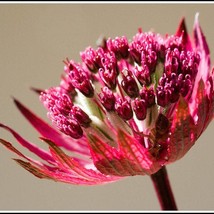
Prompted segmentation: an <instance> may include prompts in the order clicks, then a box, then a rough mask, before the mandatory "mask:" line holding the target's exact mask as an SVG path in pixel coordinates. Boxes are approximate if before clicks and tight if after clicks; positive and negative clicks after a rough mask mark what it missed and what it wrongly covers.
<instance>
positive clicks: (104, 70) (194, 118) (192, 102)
mask: <svg viewBox="0 0 214 214" xmlns="http://www.w3.org/2000/svg"><path fill="white" fill-rule="evenodd" d="M80 56H81V59H82V62H81V63H76V62H74V61H73V60H68V59H66V60H65V61H64V63H65V67H64V71H65V73H64V75H63V76H62V80H61V82H60V84H59V86H57V87H52V88H50V89H46V90H37V92H38V93H39V94H40V100H41V102H42V103H43V104H44V106H45V107H46V108H47V110H48V113H47V115H48V117H49V118H50V120H51V121H52V124H51V125H49V124H47V123H46V122H44V121H43V120H42V119H41V118H39V117H38V116H37V115H35V114H34V113H33V112H32V111H31V110H29V109H28V108H27V107H25V106H24V105H23V104H21V103H20V102H19V101H18V100H14V101H15V104H16V106H17V107H18V109H19V110H20V112H21V113H22V114H23V116H24V117H25V118H26V119H27V120H28V121H29V122H30V123H31V125H32V126H33V127H34V128H35V129H36V130H37V131H38V132H39V134H40V136H41V137H40V139H41V140H42V141H44V142H45V143H47V144H48V145H49V150H48V151H45V150H43V149H41V148H39V147H37V146H36V145H34V144H33V143H31V142H29V141H27V140H25V139H24V138H22V137H21V136H20V135H19V134H18V133H17V132H15V131H14V130H13V129H11V128H10V127H8V126H6V125H4V124H0V127H1V128H3V129H5V130H7V131H9V132H10V133H11V134H12V135H13V136H14V137H15V139H16V140H17V142H18V143H20V144H21V145H22V146H23V147H26V148H27V149H29V150H30V151H31V152H32V153H34V154H36V155H37V156H38V157H39V158H40V160H34V159H32V158H30V157H27V156H25V155H24V154H22V153H21V152H20V151H18V150H17V149H16V148H15V147H14V146H13V145H12V144H11V143H10V142H7V141H6V140H4V139H0V142H1V143H2V144H3V145H4V146H6V147H7V148H8V149H10V150H11V151H12V152H14V153H16V154H17V155H18V156H19V157H20V158H22V159H25V160H22V159H15V161H16V162H18V163H19V164H20V165H21V166H22V167H23V168H25V169H26V170H28V171H29V172H31V173H32V174H34V175H35V176H37V177H39V178H47V179H52V180H54V181H61V182H66V183H71V184H79V185H96V184H103V183H108V182H113V181H116V180H119V179H121V178H124V177H125V176H133V175H151V174H153V173H155V172H157V171H158V170H159V169H160V168H161V167H163V166H165V165H167V164H170V163H172V162H174V161H176V160H178V159H180V158H181V157H183V156H184V155H185V154H186V153H187V152H188V150H189V149H190V148H191V147H192V146H193V145H194V143H195V142H196V140H197V139H198V138H199V136H200V135H201V134H202V133H203V131H204V130H205V129H206V127H207V126H208V124H209V123H210V121H211V120H212V118H213V113H214V112H213V111H214V89H213V81H214V74H213V69H211V68H210V53H209V48H208V44H207V42H206V39H205V36H204V34H203V32H202V30H201V27H200V25H199V22H198V14H197V15H196V17H195V23H194V28H193V38H191V36H190V35H189V34H188V32H187V29H186V26H185V21H184V19H182V20H181V22H180V24H179V26H178V29H177V31H176V33H175V34H174V35H172V36H168V35H167V36H165V37H164V36H161V35H160V34H155V33H153V32H142V30H141V29H139V31H138V32H137V34H136V35H135V36H134V37H133V39H132V40H130V41H129V40H128V39H127V38H126V37H125V36H122V37H116V38H115V39H111V38H109V39H107V40H104V41H103V44H102V45H100V46H99V47H98V48H97V49H93V48H92V47H88V48H86V50H85V51H83V52H81V53H80Z"/></svg>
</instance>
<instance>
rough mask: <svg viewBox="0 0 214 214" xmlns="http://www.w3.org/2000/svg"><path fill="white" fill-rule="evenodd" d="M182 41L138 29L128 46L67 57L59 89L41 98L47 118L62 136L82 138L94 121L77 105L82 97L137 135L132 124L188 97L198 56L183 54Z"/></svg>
mask: <svg viewBox="0 0 214 214" xmlns="http://www.w3.org/2000/svg"><path fill="white" fill-rule="evenodd" d="M182 39H183V37H182V35H181V36H175V35H173V36H168V37H166V38H162V37H161V36H160V35H159V34H154V33H152V32H146V33H144V32H142V31H141V30H140V29H139V32H138V33H137V34H136V35H135V36H134V37H133V40H132V41H130V42H128V40H127V38H126V37H125V36H122V37H116V38H115V39H111V38H109V39H107V40H104V43H103V44H104V45H103V46H99V47H98V48H97V49H93V48H92V47H88V48H86V50H85V51H83V52H81V53H80V56H81V59H82V63H76V62H74V61H72V60H68V59H67V60H66V61H65V62H64V63H65V67H64V70H65V75H64V77H63V79H62V81H61V84H60V86H58V87H56V88H51V89H49V90H46V91H44V92H43V93H42V94H41V100H42V102H43V103H44V105H45V106H46V107H47V109H48V111H49V113H48V115H49V117H50V118H51V120H52V121H53V123H54V124H55V125H56V126H57V127H58V128H59V129H60V130H61V131H62V132H64V133H65V134H67V135H70V136H71V137H73V138H80V137H82V136H83V135H84V131H83V129H87V128H88V127H90V123H91V122H92V120H91V118H90V116H91V115H88V114H87V113H86V112H85V111H84V109H83V108H84V107H83V105H81V101H79V102H77V103H78V104H76V100H78V99H77V97H78V96H79V95H80V94H82V95H84V97H86V99H87V100H88V99H90V100H91V102H90V103H93V105H95V106H97V107H98V108H99V109H100V112H101V113H102V114H104V115H105V114H107V113H112V112H114V113H116V115H118V116H119V117H120V118H121V119H122V120H123V121H124V122H125V123H127V124H128V125H129V126H130V127H131V129H134V131H135V132H136V131H137V130H142V129H143V128H139V129H135V128H134V127H137V126H136V125H133V124H138V122H139V121H144V120H147V121H148V120H151V116H152V114H151V112H152V111H155V112H156V113H155V115H156V117H155V120H157V119H158V116H157V115H160V114H161V115H164V112H165V111H164V110H166V109H169V108H170V106H172V104H174V103H176V102H177V101H178V100H179V98H180V96H183V97H184V98H188V96H189V95H190V94H191V91H192V89H193V85H194V81H195V77H196V74H197V72H198V65H199V62H200V56H199V54H198V53H196V52H195V51H190V50H186V49H185V47H184V46H183V43H182ZM151 109H152V110H151ZM148 111H149V112H150V114H149V115H150V116H148ZM153 116H154V115H153ZM148 117H150V119H148ZM153 119H154V118H153ZM130 121H131V122H130ZM137 121H138V122H137ZM156 122H157V121H156ZM131 124H132V125H131ZM154 124H155V123H154Z"/></svg>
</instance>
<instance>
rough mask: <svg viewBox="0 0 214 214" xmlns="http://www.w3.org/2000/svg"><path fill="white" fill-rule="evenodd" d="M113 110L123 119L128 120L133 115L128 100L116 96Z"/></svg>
mask: <svg viewBox="0 0 214 214" xmlns="http://www.w3.org/2000/svg"><path fill="white" fill-rule="evenodd" d="M115 110H116V112H117V113H118V115H119V116H120V117H121V118H122V119H124V120H130V119H131V118H132V117H133V111H132V108H131V105H130V102H128V100H126V99H124V100H122V99H121V98H117V100H116V103H115Z"/></svg>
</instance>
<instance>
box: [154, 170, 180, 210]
mask: <svg viewBox="0 0 214 214" xmlns="http://www.w3.org/2000/svg"><path fill="white" fill-rule="evenodd" d="M151 179H152V182H153V185H154V187H155V191H156V194H157V197H158V200H159V203H160V206H161V209H162V210H177V206H176V203H175V199H174V196H173V193H172V189H171V186H170V182H169V179H168V174H167V171H166V167H165V166H163V167H162V168H161V169H160V170H159V171H158V172H156V173H154V174H153V175H151Z"/></svg>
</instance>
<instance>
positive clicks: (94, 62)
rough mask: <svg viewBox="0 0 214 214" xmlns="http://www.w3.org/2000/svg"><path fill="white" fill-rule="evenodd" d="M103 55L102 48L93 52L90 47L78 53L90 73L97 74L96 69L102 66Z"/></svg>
mask: <svg viewBox="0 0 214 214" xmlns="http://www.w3.org/2000/svg"><path fill="white" fill-rule="evenodd" d="M103 55H104V51H103V49H102V48H98V49H97V50H94V49H93V48H92V47H88V48H86V50H85V51H84V52H81V53H80V56H81V59H82V61H83V62H84V63H85V64H86V66H87V67H88V69H89V70H90V71H92V72H97V71H98V69H99V68H100V67H101V66H102V63H101V58H102V57H103Z"/></svg>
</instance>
